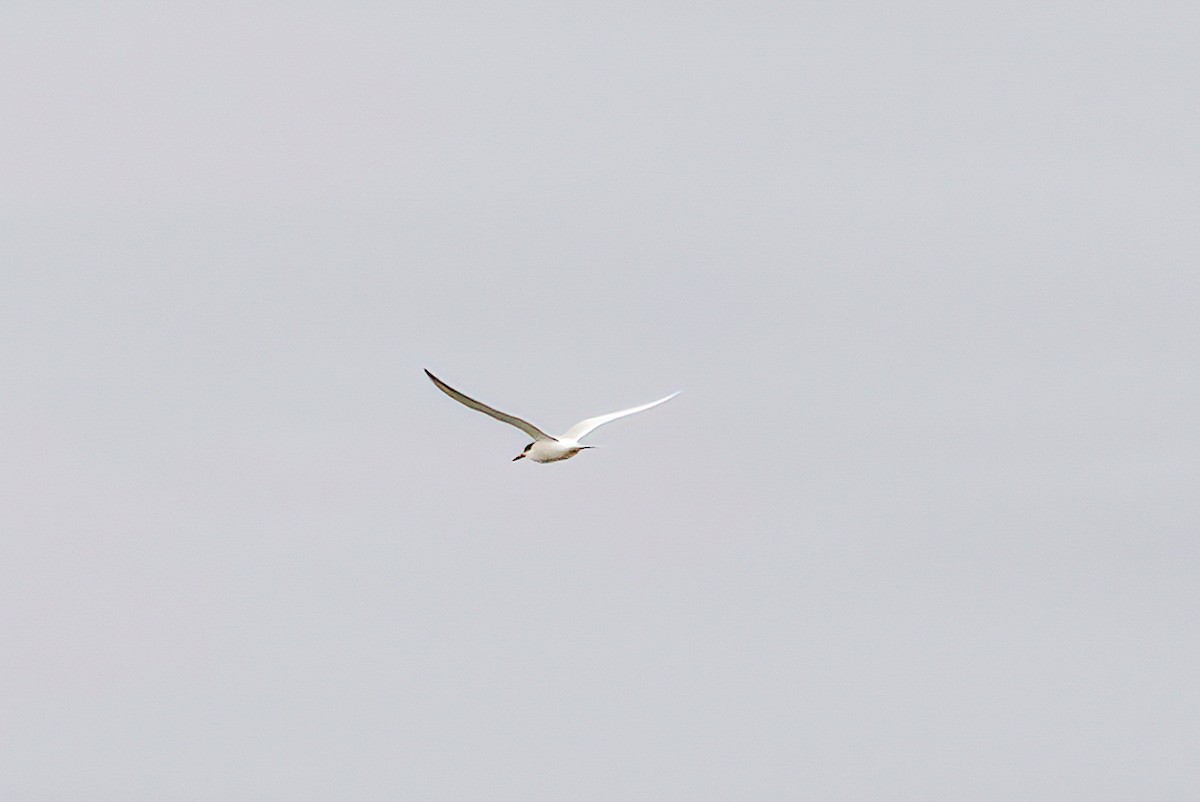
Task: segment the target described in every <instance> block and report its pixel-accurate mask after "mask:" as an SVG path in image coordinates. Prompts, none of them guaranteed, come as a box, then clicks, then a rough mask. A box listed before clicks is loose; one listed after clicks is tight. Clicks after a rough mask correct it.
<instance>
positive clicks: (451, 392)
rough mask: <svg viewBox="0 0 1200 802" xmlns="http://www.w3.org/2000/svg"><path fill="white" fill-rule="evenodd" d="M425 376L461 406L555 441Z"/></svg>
mask: <svg viewBox="0 0 1200 802" xmlns="http://www.w3.org/2000/svg"><path fill="white" fill-rule="evenodd" d="M425 375H426V376H428V377H429V380H430V381H432V382H433V383H434V384H435V385H437V388H438V389H439V390H441V391H442V392H443V393H445V394H446V395H448V396H450V397H451V398H453V399H454V400H455V401H457V402H458V403H460V404H463V405H465V406H468V407H470V408H471V409H474V410H478V411H479V412H482V413H483V414H484V415H491V416H492V417H493V418H495V419H496V420H499V421H504V422H505V423H507V424H509V425H510V426H516V427H517V428H518V429H520V430H521V431H523V432H525V434H527V435H529V436H530V437H532V438H533V439H534V440H553V439H554V438H553V437H551V436H550V435H548V434H546V433H545V432H543V431H542V430H541V429H539V428H538V427H536V426H534V425H533V424H532V423H530V422H529V421H525V420H521V419H520V418H517V417H513V416H512V415H509V414H507V413H505V412H501V411H500V410H498V409H492V408H491V407H489V406H488V405H487V404H481V403H480V402H478V401H476V400H475V399H474V398H469V397H467V396H465V395H463V394H462V393H460V392H459V391H458V390H455V389H454V388H453V387H451V386H450V385H448V384H446V383H445V382H444V381H442V380H441V379H439V378H438V377H437V376H434V375H433V374H432V373H430V372H429V370H428V369H426V370H425ZM664 400H665V399H664ZM632 411H633V412H637V410H636V409H635V410H632ZM622 414H624V413H622ZM585 422H586V421H585Z"/></svg>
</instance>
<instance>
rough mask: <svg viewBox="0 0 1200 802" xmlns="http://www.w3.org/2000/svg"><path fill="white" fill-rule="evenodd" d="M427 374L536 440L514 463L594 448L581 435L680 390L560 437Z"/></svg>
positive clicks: (452, 393) (576, 427)
mask: <svg viewBox="0 0 1200 802" xmlns="http://www.w3.org/2000/svg"><path fill="white" fill-rule="evenodd" d="M425 375H426V376H428V377H429V379H430V381H432V382H433V383H434V384H435V385H437V388H438V389H439V390H441V391H442V392H443V393H445V394H446V395H448V396H450V397H451V398H453V399H454V400H455V401H457V402H459V403H460V404H464V405H466V406H468V407H470V408H471V409H474V410H478V411H479V412H482V413H483V414H484V415H491V416H492V417H493V418H495V419H496V420H499V421H504V422H505V423H507V424H509V425H510V426H516V427H517V428H518V429H520V430H521V431H523V432H525V434H527V435H529V436H530V437H532V438H533V442H532V443H530V444H529V445H527V446H525V450H524V451H522V452H521V453H520V454H518V455H517V456H515V457H513V460H512V461H513V462H516V461H517V460H519V459H525V457H529V458H530V459H531V460H533V461H534V462H558V461H559V460H564V459H570V458H571V457H573V456H575V455H576V454H578V453H579V452H580V451H583V450H584V449H585V448H595V446H585V445H583V444H582V443H580V442H579V439H580V438H581V437H584V436H585V435H587V434H588V433H589V432H591V431H592V430H593V429H596V428H598V427H600V426H603V425H604V424H606V423H608V422H610V421H615V420H616V419H617V418H623V417H625V416H626V415H632V414H633V413H635V412H642V411H643V410H647V409H650V407H656V406H658V405H659V404H661V403H663V402H664V401H670V400H671V399H672V398H674V397H675V396H677V395H679V392H678V391H676V392H674V393H671V394H670V395H668V396H664V397H663V398H660V399H658V400H657V401H651V402H650V403H649V404H642V405H641V406H640V407H630V408H629V409H623V410H621V411H620V412H610V413H608V414H607V415H597V416H596V417H594V418H588V419H587V420H581V421H580V422H579V423H577V424H575V425H574V426H572V427H571V428H570V429H567V431H566V432H564V433H563V434H560V435H559V436H558V437H552V436H551V435H548V434H546V433H545V432H543V431H542V430H541V429H539V428H538V427H536V426H534V425H533V424H532V423H530V422H529V421H524V420H521V419H520V418H518V417H515V416H513V415H509V414H507V413H504V412H501V411H500V410H498V409H492V408H491V407H489V406H488V405H487V404H482V403H480V402H478V401H476V400H475V399H474V398H468V397H467V396H465V395H463V394H462V393H460V392H459V391H458V390H455V389H454V388H453V387H451V386H450V385H448V384H446V383H445V382H444V381H442V380H441V379H439V378H438V377H437V376H434V375H433V374H432V373H430V372H429V370H428V369H426V371H425Z"/></svg>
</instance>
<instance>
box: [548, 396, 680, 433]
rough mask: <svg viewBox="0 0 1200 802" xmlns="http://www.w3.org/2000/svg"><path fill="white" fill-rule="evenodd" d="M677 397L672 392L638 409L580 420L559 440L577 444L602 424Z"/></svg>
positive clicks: (633, 408)
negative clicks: (572, 441) (573, 441)
mask: <svg viewBox="0 0 1200 802" xmlns="http://www.w3.org/2000/svg"><path fill="white" fill-rule="evenodd" d="M677 395H679V393H678V392H674V393H671V394H670V395H668V396H665V397H663V398H660V399H658V400H657V401H651V402H650V403H649V404H642V405H641V406H640V407H630V408H629V409H623V410H621V411H620V412H610V413H608V414H607V415H597V416H596V417H594V418H588V419H587V420H581V421H580V422H579V423H577V424H575V425H574V426H572V427H571V428H570V429H567V431H566V433H565V434H563V436H562V437H561V438H559V439H560V440H575V441H576V442H578V441H579V438H581V437H583V436H585V435H586V434H587V433H588V432H590V431H592V430H593V429H595V428H597V427H600V426H603V425H604V424H606V423H608V422H610V421H615V420H616V419H617V418H623V417H625V416H626V415H632V414H633V413H635V412H642V411H644V410H647V409H650V407H656V406H658V405H659V404H661V403H663V402H664V401H670V400H671V399H672V398H674V397H675V396H677Z"/></svg>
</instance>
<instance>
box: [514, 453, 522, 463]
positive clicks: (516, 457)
mask: <svg viewBox="0 0 1200 802" xmlns="http://www.w3.org/2000/svg"><path fill="white" fill-rule="evenodd" d="M519 459H525V455H524V454H518V455H517V456H515V457H513V459H512V461H513V462H516V461H517V460H519Z"/></svg>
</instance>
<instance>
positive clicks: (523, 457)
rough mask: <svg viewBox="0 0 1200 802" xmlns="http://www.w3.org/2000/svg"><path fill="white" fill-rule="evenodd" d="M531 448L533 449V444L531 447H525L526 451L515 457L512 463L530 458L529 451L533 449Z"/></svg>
mask: <svg viewBox="0 0 1200 802" xmlns="http://www.w3.org/2000/svg"><path fill="white" fill-rule="evenodd" d="M531 448H533V443H530V444H529V445H527V446H525V450H524V451H522V452H521V453H520V454H518V455H517V456H515V457H513V458H512V461H513V462H516V461H517V460H519V459H525V458H526V457H528V456H529V449H531Z"/></svg>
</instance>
